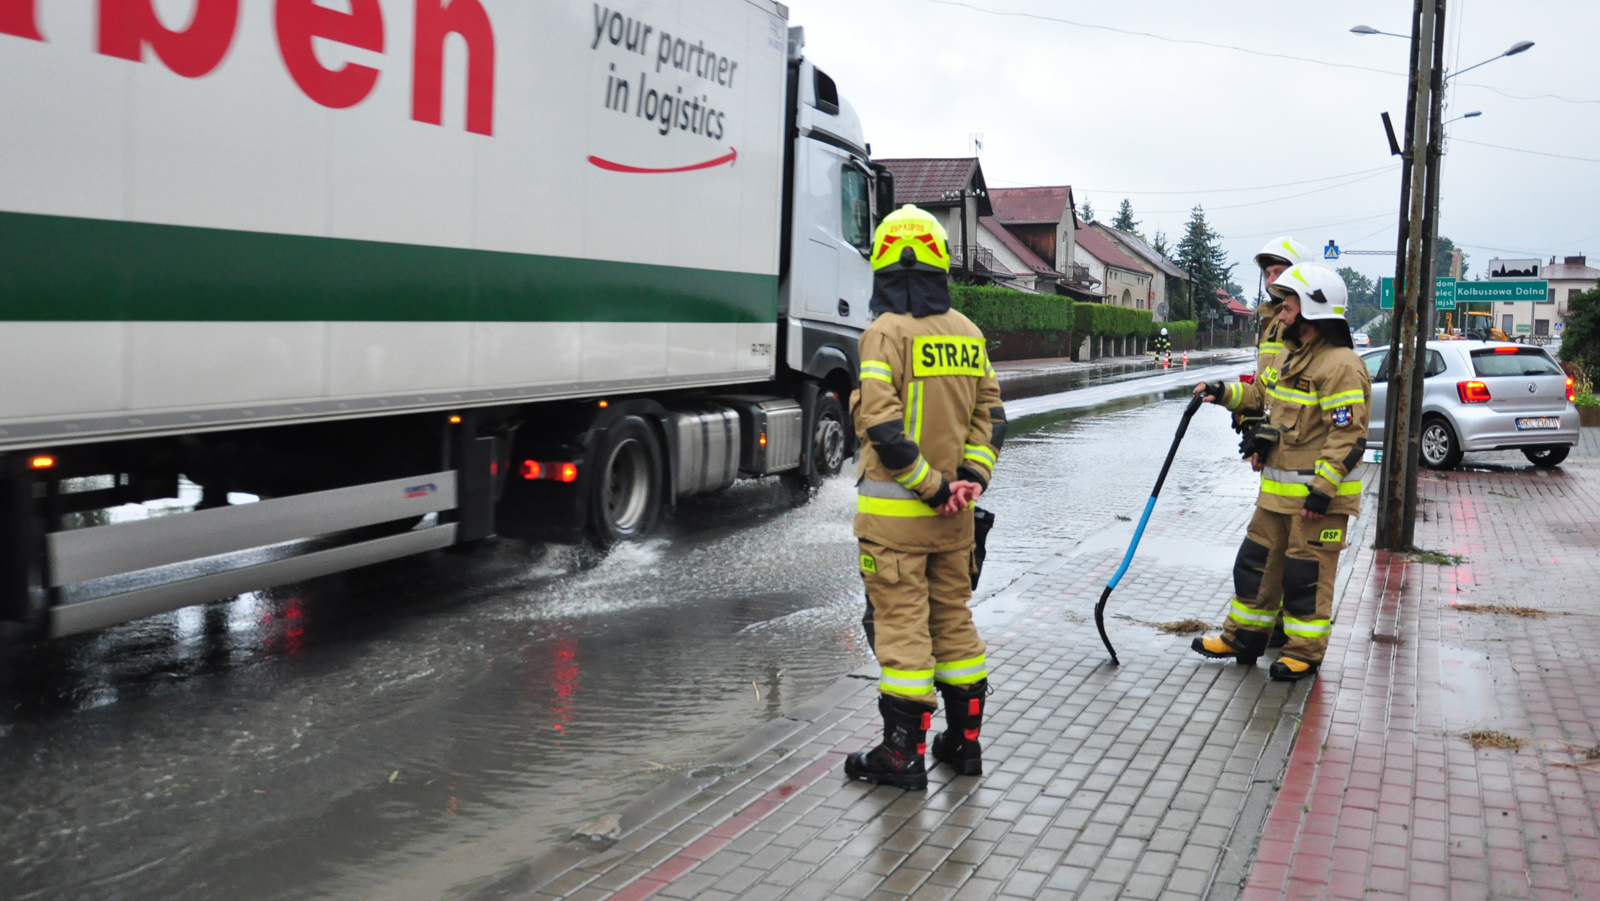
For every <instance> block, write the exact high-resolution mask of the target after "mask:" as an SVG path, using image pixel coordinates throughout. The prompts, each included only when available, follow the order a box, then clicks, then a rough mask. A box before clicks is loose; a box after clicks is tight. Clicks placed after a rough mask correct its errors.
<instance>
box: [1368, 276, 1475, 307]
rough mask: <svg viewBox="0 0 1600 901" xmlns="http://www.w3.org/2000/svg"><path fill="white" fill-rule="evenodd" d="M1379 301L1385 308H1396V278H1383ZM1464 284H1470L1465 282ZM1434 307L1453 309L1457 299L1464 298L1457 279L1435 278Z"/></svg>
mask: <svg viewBox="0 0 1600 901" xmlns="http://www.w3.org/2000/svg"><path fill="white" fill-rule="evenodd" d="M1381 282H1382V285H1381V288H1380V290H1379V296H1378V303H1379V306H1381V307H1382V308H1383V309H1385V310H1392V309H1394V279H1392V278H1386V279H1382V280H1381ZM1462 284H1470V283H1469V282H1463V283H1462ZM1433 295H1434V296H1433V308H1434V309H1436V310H1453V309H1455V308H1456V301H1458V300H1464V299H1465V298H1463V297H1461V294H1460V291H1459V290H1458V287H1457V283H1456V280H1455V279H1453V278H1447V277H1443V276H1441V277H1439V278H1436V279H1434V280H1433Z"/></svg>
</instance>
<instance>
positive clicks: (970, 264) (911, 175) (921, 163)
mask: <svg viewBox="0 0 1600 901" xmlns="http://www.w3.org/2000/svg"><path fill="white" fill-rule="evenodd" d="M876 162H878V163H880V164H881V165H883V166H884V167H885V168H887V169H888V170H889V171H890V172H892V173H893V174H894V199H895V203H896V204H906V203H914V204H916V205H917V206H919V207H922V208H923V209H925V210H927V211H928V212H930V213H932V214H933V215H935V216H937V217H939V219H940V221H941V222H942V223H943V225H944V230H945V231H946V232H947V233H948V234H949V235H950V263H951V266H950V275H951V277H952V278H955V279H957V280H958V281H967V282H979V283H987V282H994V283H1004V282H1006V281H1008V280H1010V279H1012V278H1014V277H1015V276H1016V273H1015V272H1013V271H1012V270H1011V269H1009V268H1007V267H1005V266H1002V265H1000V264H999V263H998V262H997V261H996V260H995V255H994V251H993V250H992V249H991V248H988V247H984V246H983V244H982V243H981V242H980V240H979V233H980V231H981V229H982V227H981V226H980V224H979V220H980V219H982V218H983V217H985V216H993V215H994V208H993V207H992V206H990V204H989V186H988V185H987V184H986V183H985V182H984V180H983V166H982V165H980V164H979V162H978V158H977V157H975V156H966V157H947V158H934V157H919V158H910V159H895V160H877V161H876Z"/></svg>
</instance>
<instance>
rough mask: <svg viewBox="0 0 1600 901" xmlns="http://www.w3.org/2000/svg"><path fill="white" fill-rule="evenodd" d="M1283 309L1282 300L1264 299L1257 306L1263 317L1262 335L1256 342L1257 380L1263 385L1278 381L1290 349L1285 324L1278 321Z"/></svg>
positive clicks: (1274, 383) (1257, 310) (1257, 311)
mask: <svg viewBox="0 0 1600 901" xmlns="http://www.w3.org/2000/svg"><path fill="white" fill-rule="evenodd" d="M1282 309H1283V301H1281V300H1272V301H1263V302H1262V303H1261V304H1260V305H1259V306H1257V307H1256V313H1257V315H1259V316H1260V317H1261V319H1262V322H1261V337H1260V339H1258V340H1257V342H1256V382H1257V383H1259V384H1261V385H1263V386H1268V385H1276V384H1277V383H1278V376H1279V374H1280V366H1281V364H1282V362H1283V357H1284V355H1285V354H1286V353H1288V350H1289V348H1288V345H1286V344H1285V343H1284V338H1283V332H1284V328H1285V326H1284V324H1283V323H1281V322H1279V321H1278V313H1279V312H1280V311H1281V310H1282Z"/></svg>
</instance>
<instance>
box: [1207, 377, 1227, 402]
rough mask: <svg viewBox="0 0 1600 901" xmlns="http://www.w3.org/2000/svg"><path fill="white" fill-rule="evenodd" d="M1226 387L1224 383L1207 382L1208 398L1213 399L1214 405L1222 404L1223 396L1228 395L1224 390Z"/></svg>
mask: <svg viewBox="0 0 1600 901" xmlns="http://www.w3.org/2000/svg"><path fill="white" fill-rule="evenodd" d="M1226 387H1227V386H1226V385H1225V384H1224V383H1222V382H1206V397H1209V398H1211V402H1212V403H1214V404H1220V403H1222V395H1224V394H1226V393H1227V392H1226V391H1225V390H1224V389H1225V388H1226Z"/></svg>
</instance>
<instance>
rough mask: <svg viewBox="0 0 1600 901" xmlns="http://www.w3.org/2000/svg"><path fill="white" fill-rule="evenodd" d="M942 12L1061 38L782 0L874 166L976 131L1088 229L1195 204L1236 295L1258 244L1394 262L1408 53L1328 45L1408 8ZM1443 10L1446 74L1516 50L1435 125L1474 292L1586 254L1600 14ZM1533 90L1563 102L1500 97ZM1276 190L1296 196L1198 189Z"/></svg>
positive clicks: (1486, 2) (1555, 1)
mask: <svg viewBox="0 0 1600 901" xmlns="http://www.w3.org/2000/svg"><path fill="white" fill-rule="evenodd" d="M961 2H963V3H965V4H967V5H968V6H970V7H978V8H981V9H987V10H993V11H1004V12H1023V13H1032V14H1036V15H1039V16H1044V17H1053V18H1060V19H1069V20H1072V21H1073V22H1077V23H1082V24H1081V25H1071V24H1065V23H1061V22H1052V21H1043V20H1041V19H1035V18H1022V17H1015V16H1002V15H995V14H992V13H984V12H979V11H976V10H974V9H971V8H967V7H964V6H957V5H950V4H948V3H941V2H937V0H792V2H790V22H791V24H795V25H803V26H805V28H806V51H807V55H808V56H809V57H810V58H811V59H812V60H813V61H815V62H816V63H817V64H818V65H819V66H821V67H822V68H823V69H824V70H826V71H827V72H828V73H829V74H830V75H832V76H833V77H834V78H835V79H836V80H837V81H838V83H839V89H840V91H841V92H842V93H843V94H845V95H846V96H847V97H848V98H849V100H850V102H851V103H852V104H854V106H855V108H856V110H857V112H859V113H860V114H861V119H862V124H863V127H864V128H865V129H866V134H867V139H868V140H869V141H871V142H872V147H873V153H874V155H877V156H880V157H901V156H967V155H970V149H969V148H970V144H969V134H970V133H972V132H981V133H982V135H983V150H982V152H981V153H980V154H979V156H980V157H981V159H982V163H983V171H984V175H985V176H986V177H987V179H988V182H989V185H990V186H991V187H1009V186H1014V185H1038V184H1062V183H1065V184H1070V185H1072V186H1073V191H1074V193H1075V195H1076V196H1077V199H1078V201H1079V202H1080V203H1082V201H1083V200H1084V199H1088V200H1089V201H1091V202H1092V203H1093V205H1094V209H1095V214H1096V217H1097V218H1100V219H1102V220H1104V221H1109V220H1110V218H1111V217H1112V215H1113V214H1114V213H1115V212H1116V208H1117V204H1118V203H1119V202H1120V201H1121V200H1122V198H1123V197H1127V198H1128V199H1129V200H1131V201H1132V202H1133V208H1134V215H1135V218H1137V219H1139V220H1141V222H1142V225H1141V229H1142V230H1143V231H1144V232H1145V234H1146V235H1150V234H1152V233H1153V232H1154V231H1156V230H1160V231H1163V232H1165V233H1167V234H1168V235H1169V236H1176V235H1179V234H1181V232H1182V228H1183V224H1184V222H1186V221H1187V219H1188V211H1189V209H1190V208H1191V207H1193V206H1194V204H1196V203H1200V204H1203V205H1204V206H1205V208H1206V213H1207V217H1208V218H1209V219H1210V221H1211V223H1212V225H1213V227H1214V228H1216V229H1217V230H1218V231H1219V232H1221V233H1222V235H1223V236H1224V238H1225V245H1224V246H1225V247H1226V249H1227V250H1228V252H1229V255H1230V259H1231V260H1233V261H1238V262H1240V263H1241V265H1240V267H1239V268H1238V269H1237V270H1236V273H1237V275H1236V278H1237V280H1238V281H1239V282H1240V283H1241V284H1242V285H1244V286H1245V288H1246V293H1247V294H1248V295H1250V297H1252V298H1253V297H1254V294H1255V289H1256V279H1255V273H1254V271H1253V269H1252V267H1251V264H1250V262H1249V261H1250V258H1251V257H1252V256H1253V255H1254V253H1255V251H1256V250H1257V249H1258V248H1259V247H1260V246H1261V245H1262V244H1263V243H1265V241H1266V240H1267V239H1269V238H1271V237H1274V236H1276V235H1279V234H1289V235H1292V236H1293V237H1295V238H1298V239H1299V240H1301V241H1303V242H1305V243H1307V244H1310V245H1314V246H1318V247H1320V246H1321V245H1323V244H1326V243H1327V241H1328V239H1330V238H1332V239H1336V240H1337V241H1338V242H1339V244H1340V246H1341V247H1344V248H1346V249H1351V248H1360V249H1392V248H1393V247H1394V246H1395V239H1396V231H1395V230H1396V224H1397V220H1398V213H1399V207H1398V204H1399V179H1400V175H1399V166H1398V163H1399V159H1398V158H1397V157H1390V156H1389V150H1388V144H1387V141H1386V140H1385V138H1384V135H1383V126H1382V123H1381V122H1380V121H1379V118H1378V115H1379V113H1380V112H1382V111H1384V110H1388V111H1389V113H1390V115H1391V117H1392V118H1393V119H1394V120H1395V128H1396V130H1397V131H1399V130H1400V129H1402V128H1403V127H1404V122H1405V93H1406V78H1405V75H1404V71H1405V68H1406V65H1407V58H1406V57H1407V53H1408V50H1409V48H1408V44H1407V43H1406V41H1404V40H1400V39H1398V38H1391V37H1384V36H1381V35H1373V36H1366V37H1361V36H1357V35H1353V34H1351V33H1350V31H1349V29H1350V28H1351V26H1354V25H1363V24H1364V25H1371V26H1372V27H1374V28H1377V29H1379V30H1381V31H1393V32H1405V33H1409V28H1410V23H1409V18H1410V12H1411V3H1410V2H1407V0H1343V2H1339V3H1284V2H1276V3H1267V2H1263V0H1210V2H1206V3H1194V2H1192V0H1128V2H1122V3H1105V2H1101V3H1086V2H1063V0H961ZM1448 15H1449V25H1448V28H1447V40H1446V44H1445V51H1446V56H1445V59H1446V67H1447V69H1450V70H1455V69H1462V68H1466V67H1467V66H1470V65H1472V64H1474V63H1477V62H1480V61H1482V60H1484V59H1487V58H1490V57H1492V56H1494V55H1496V54H1498V53H1500V52H1502V51H1504V50H1505V49H1506V48H1508V47H1510V46H1511V45H1512V44H1513V43H1515V42H1516V41H1519V40H1530V41H1534V42H1536V44H1537V46H1535V47H1534V48H1533V49H1532V50H1529V51H1528V52H1526V53H1523V54H1520V55H1518V56H1513V57H1509V58H1505V59H1499V60H1496V61H1495V62H1493V63H1490V64H1489V65H1486V66H1484V67H1482V68H1480V69H1475V70H1473V71H1472V72H1468V73H1466V74H1464V75H1463V76H1462V77H1461V79H1460V80H1459V82H1452V85H1453V86H1454V87H1453V90H1452V92H1451V94H1450V95H1449V103H1450V108H1449V111H1448V112H1447V114H1446V116H1447V118H1449V117H1453V116H1458V115H1460V114H1461V113H1464V112H1468V111H1472V110H1480V111H1482V113H1483V115H1482V116H1480V117H1478V118H1475V119H1467V120H1462V121H1459V122H1455V123H1453V124H1452V125H1450V126H1449V134H1450V136H1451V138H1452V140H1451V142H1450V143H1449V144H1448V145H1447V152H1446V162H1445V169H1444V181H1443V183H1442V185H1443V191H1442V201H1441V204H1442V213H1441V217H1442V218H1441V220H1440V231H1441V233H1442V234H1443V235H1445V236H1448V237H1450V238H1452V239H1454V240H1455V241H1456V242H1457V243H1458V244H1461V245H1464V246H1465V247H1466V249H1467V251H1468V253H1469V254H1470V260H1469V263H1470V265H1471V272H1470V275H1471V276H1473V277H1476V276H1480V275H1482V273H1483V271H1484V267H1483V264H1484V263H1486V262H1487V261H1488V260H1489V259H1490V258H1491V257H1494V256H1503V257H1512V256H1543V257H1545V258H1547V259H1548V258H1549V256H1550V255H1551V254H1557V255H1561V254H1575V253H1579V252H1585V251H1587V252H1589V253H1590V257H1591V259H1594V258H1597V257H1600V59H1597V57H1600V2H1595V0H1517V2H1511V0H1450V5H1449V12H1448ZM1084 26H1109V27H1111V28H1116V29H1125V30H1130V31H1142V32H1149V33H1151V34H1154V35H1159V36H1160V37H1161V38H1173V39H1178V40H1194V41H1206V42H1212V43H1216V44H1228V45H1233V46H1237V47H1243V48H1247V49H1249V50H1253V51H1257V52H1260V53H1279V54H1286V55H1290V56H1298V57H1309V58H1311V59H1316V60H1322V61H1326V62H1330V63H1339V64H1342V66H1351V67H1366V68H1365V69H1363V68H1345V67H1342V66H1341V67H1335V66H1327V65H1318V64H1316V63H1311V62H1302V61H1296V60H1289V59H1278V58H1271V57H1264V56H1258V55H1252V54H1249V53H1243V52H1239V51H1237V50H1228V49H1221V48H1217V47H1210V46H1200V45H1196V44H1185V43H1173V42H1171V41H1167V40H1161V39H1160V38H1153V37H1146V36H1138V35H1129V34H1121V33H1116V32H1113V31H1107V30H1102V29H1098V28H1090V27H1084ZM1372 69H1376V70H1382V71H1370V70H1372ZM1387 73H1393V74H1387ZM1480 85H1481V86H1482V87H1480ZM1501 92H1503V93H1501ZM1546 94H1553V95H1559V96H1560V97H1564V98H1568V99H1569V100H1576V101H1584V102H1576V103H1575V102H1565V101H1563V100H1558V99H1553V98H1541V99H1518V98H1530V97H1532V95H1546ZM1508 95H1509V96H1508ZM1402 139H1403V136H1402ZM1468 141H1478V142H1483V143H1489V144H1499V145H1504V146H1506V147H1515V148H1521V149H1525V150H1536V151H1541V152H1543V153H1552V154H1565V155H1569V156H1578V157H1587V158H1589V159H1590V160H1594V161H1593V162H1585V161H1580V160H1569V159H1560V158H1556V157H1552V156H1536V155H1532V154H1528V153H1517V152H1512V151H1507V150H1501V149H1496V148H1492V147H1485V146H1480V145H1478V144H1471V143H1467V142H1468ZM1340 175H1346V176H1347V177H1344V178H1332V176H1340ZM1312 179H1323V180H1321V181H1310V180H1312ZM1293 182H1304V183H1303V184H1293V185H1288V186H1285V187H1274V188H1262V189H1259V190H1247V191H1223V190H1219V189H1235V188H1257V187H1259V186H1265V185H1285V184H1286V183H1293ZM1135 192H1143V193H1135ZM1156 192H1167V193H1156ZM1308 192H1315V193H1308ZM1292 195H1302V196H1292ZM1174 240H1175V237H1174ZM1341 264H1349V265H1354V266H1355V267H1356V268H1357V269H1359V270H1361V271H1363V272H1365V273H1367V274H1368V275H1371V276H1373V277H1377V276H1379V275H1383V274H1393V269H1394V258H1393V257H1392V256H1388V257H1372V256H1366V257H1362V256H1357V257H1350V258H1347V259H1345V260H1343V261H1342V262H1341Z"/></svg>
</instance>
